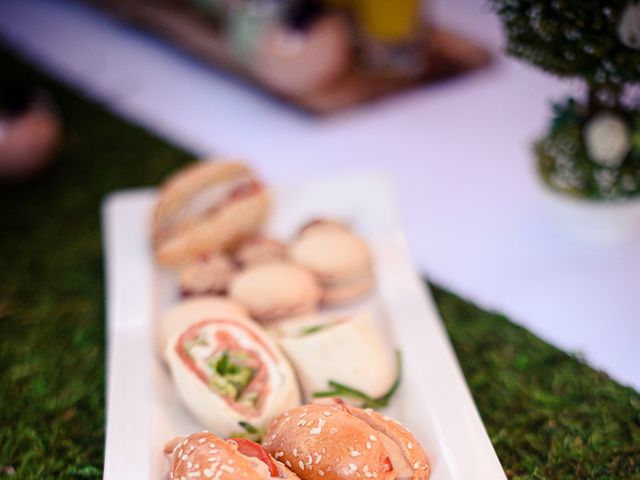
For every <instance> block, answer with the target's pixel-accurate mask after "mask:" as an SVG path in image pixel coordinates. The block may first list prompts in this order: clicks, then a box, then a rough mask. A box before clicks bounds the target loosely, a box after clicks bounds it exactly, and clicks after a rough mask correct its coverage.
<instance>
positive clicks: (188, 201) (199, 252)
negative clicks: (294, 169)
mask: <svg viewBox="0 0 640 480" xmlns="http://www.w3.org/2000/svg"><path fill="white" fill-rule="evenodd" d="M269 207H270V201H269V196H268V194H267V192H266V189H265V188H264V186H263V185H262V183H261V182H260V181H258V179H257V178H256V177H255V175H254V173H253V172H252V171H251V169H249V167H247V166H246V165H244V164H242V163H240V162H235V161H227V160H218V161H212V162H201V163H196V164H193V165H190V166H188V167H186V168H184V169H183V170H180V171H179V172H177V173H176V174H174V175H173V176H172V177H170V178H169V179H168V180H167V181H166V183H165V184H164V185H163V187H162V189H161V191H160V195H159V200H158V203H157V205H156V208H155V211H154V214H153V225H152V227H153V240H154V247H155V253H156V258H157V259H158V261H159V262H160V263H161V264H163V265H165V266H169V267H177V266H179V265H181V264H184V263H187V262H189V261H191V260H193V259H197V258H199V257H202V256H206V255H208V254H210V253H211V252H215V251H219V250H225V249H228V248H230V247H232V246H233V245H234V244H235V243H237V242H239V241H241V240H242V239H243V238H244V237H246V236H249V235H252V234H254V233H255V232H256V231H258V230H259V229H260V228H261V227H262V225H263V224H264V222H265V220H266V217H267V215H268V212H269Z"/></svg>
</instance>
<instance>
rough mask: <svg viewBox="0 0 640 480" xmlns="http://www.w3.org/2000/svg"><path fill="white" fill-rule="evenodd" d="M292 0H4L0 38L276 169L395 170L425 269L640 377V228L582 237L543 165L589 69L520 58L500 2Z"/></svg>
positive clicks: (278, 180)
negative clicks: (514, 54)
mask: <svg viewBox="0 0 640 480" xmlns="http://www.w3.org/2000/svg"><path fill="white" fill-rule="evenodd" d="M285 4H286V2H277V1H275V0H274V1H253V2H252V1H244V2H238V1H223V0H193V2H189V1H177V0H176V1H169V0H167V1H158V0H145V1H139V2H127V1H125V0H119V1H118V0H105V1H95V2H90V1H86V2H76V1H74V2H72V1H56V0H30V1H24V0H3V1H2V2H0V40H1V41H2V43H3V44H5V45H6V46H8V47H9V48H10V49H11V50H12V51H14V52H18V53H19V54H20V55H23V56H25V57H27V58H28V59H30V60H31V61H33V62H35V63H37V64H38V65H40V66H42V67H43V68H45V69H46V70H47V71H49V72H50V73H52V74H53V75H54V76H55V77H58V78H60V79H62V80H63V81H64V82H66V83H68V84H70V85H72V86H74V87H76V88H78V89H79V90H81V91H82V92H84V93H85V94H86V95H88V96H89V97H91V98H93V99H96V100H98V101H99V102H101V103H103V104H105V105H106V106H107V107H108V108H109V109H111V110H113V111H115V112H117V113H118V114H119V115H122V116H123V117H125V118H127V119H129V120H130V121H131V122H133V123H136V124H139V125H142V126H144V127H146V128H148V129H150V130H152V131H153V132H156V133H157V134H158V135H160V136H162V137H164V138H166V139H168V140H169V141H171V142H174V143H176V144H177V145H179V146H181V147H183V148H185V149H187V150H189V151H191V152H193V154H194V156H196V157H203V158H204V157H209V156H214V155H218V154H229V155H233V156H237V157H240V158H244V159H247V160H248V161H249V162H251V163H253V164H254V165H255V167H256V168H257V169H258V170H259V171H260V172H261V174H262V176H264V177H265V178H266V180H267V181H269V182H272V183H274V184H283V183H291V182H298V181H304V180H305V179H309V178H310V177H312V178H317V177H323V176H326V177H331V176H335V175H340V174H342V173H343V172H345V171H361V170H372V169H373V170H379V171H383V172H385V173H386V174H388V175H389V177H390V179H391V181H392V182H393V184H394V186H395V189H396V192H397V200H398V205H399V208H400V211H401V213H402V218H403V223H404V226H405V234H406V238H407V242H408V245H409V248H410V250H411V252H412V255H413V258H414V259H415V262H416V268H417V269H419V271H420V272H422V273H424V274H425V275H427V276H428V277H429V278H430V279H433V280H434V281H436V282H438V283H440V284H441V285H443V286H445V287H447V288H449V289H451V290H453V291H455V292H456V293H459V294H461V295H463V296H465V297H467V298H469V299H470V300H472V301H475V302H477V303H479V304H480V305H481V306H484V307H487V308H490V309H495V310H499V311H501V312H503V313H505V314H507V315H508V316H509V317H510V318H512V319H513V320H515V321H516V322H518V323H520V324H521V325H523V326H525V327H527V328H529V329H530V330H532V331H533V332H534V333H536V334H538V335H540V336H541V337H542V338H544V339H546V340H548V341H550V342H551V343H553V344H555V345H556V346H558V347H560V348H562V349H565V350H568V351H571V352H576V353H579V354H580V355H583V356H584V357H585V358H586V360H587V361H588V362H589V363H590V364H592V365H593V366H595V367H597V368H600V369H604V370H605V371H606V372H607V373H609V374H610V375H611V376H613V377H614V378H615V379H617V380H619V381H620V382H622V383H624V384H627V385H631V386H634V387H635V388H636V389H638V388H640V370H639V369H638V368H637V366H638V364H639V362H640V353H639V352H640V340H639V339H640V294H639V293H638V292H639V287H640V281H639V280H640V278H639V277H640V249H639V246H640V243H639V242H638V236H634V235H631V234H629V235H624V236H622V235H621V236H616V235H608V234H607V232H611V231H612V230H608V228H614V227H611V226H608V227H606V228H605V230H602V229H601V230H599V232H600V233H602V232H603V231H604V232H605V234H602V235H596V236H595V237H594V235H586V237H588V238H583V237H584V236H579V238H578V237H576V236H575V235H571V234H567V233H566V232H565V231H564V230H563V228H561V227H562V224H561V225H560V228H559V227H558V225H557V223H554V216H553V212H550V210H549V208H548V206H549V201H548V198H547V196H546V193H545V188H544V187H542V184H541V181H540V180H539V175H538V174H537V171H536V168H535V161H534V160H535V155H534V150H533V142H534V141H535V140H536V139H537V138H539V137H541V136H542V135H543V134H544V133H545V131H546V129H547V127H548V125H549V122H550V120H551V117H552V114H553V112H552V109H551V108H550V105H551V102H552V101H560V100H562V99H564V98H565V97H567V95H575V96H577V97H584V96H586V91H585V85H584V82H580V81H578V80H560V79H558V78H556V77H554V76H551V75H549V74H546V73H543V72H541V71H540V70H538V69H535V68H532V67H531V66H529V65H526V64H525V63H523V62H520V61H518V60H516V59H513V58H511V57H508V56H506V55H505V53H504V51H505V47H506V38H505V35H504V31H503V29H502V25H501V22H500V18H499V17H498V16H497V15H496V13H495V12H494V11H492V8H491V6H490V5H489V4H488V3H487V2H485V1H482V0H447V1H445V0H431V1H428V2H420V1H418V0H393V1H391V0H359V1H357V0H356V1H351V2H350V1H346V0H345V1H339V0H335V1H332V2H324V3H323V2H296V3H295V5H293V7H292V6H290V5H285ZM532 18H533V19H535V18H534V17H532ZM639 24H640V23H639ZM629 48H631V47H629ZM639 64H640V63H639ZM8 73H10V72H6V71H5V72H2V74H3V75H5V76H7V77H8V76H9V75H7V74H8ZM23 93H24V92H23ZM45 96H46V95H45ZM36 97H37V98H38V99H39V100H38V101H39V102H44V104H45V106H43V107H42V109H41V110H42V111H48V109H49V107H47V106H46V105H49V104H50V103H51V100H50V99H49V100H42V98H41V97H42V95H40V94H37V93H33V92H31V94H30V95H28V98H31V99H32V98H36ZM11 98H16V95H15V94H13V95H12V97H11ZM25 101H26V100H25ZM52 101H53V102H55V99H53V100H52ZM23 103H24V102H23ZM636 108H637V107H636ZM18 110H19V108H18ZM23 110H24V108H23ZM45 116H46V114H45ZM47 121H48V120H47V119H45V120H42V121H41V122H40V121H39V123H38V126H39V127H38V128H44V127H42V124H43V123H44V124H46V123H47ZM54 122H55V120H54ZM56 128H58V127H55V128H53V130H56ZM52 135H53V134H52ZM45 147H46V146H45ZM45 147H43V148H45ZM114 149H116V150H117V149H118V145H117V144H114ZM629 155H632V154H629ZM629 161H630V160H629ZM108 168H109V167H108V165H105V169H108ZM633 215H634V213H628V214H625V218H630V216H633ZM635 215H637V213H636V214H635ZM634 221H635V220H634ZM636 223H637V222H636ZM606 225H609V224H606ZM565 226H566V224H565ZM598 228H600V227H598ZM603 228H604V227H603ZM591 233H592V232H591ZM610 237H611V238H610Z"/></svg>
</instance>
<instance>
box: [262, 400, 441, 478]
mask: <svg viewBox="0 0 640 480" xmlns="http://www.w3.org/2000/svg"><path fill="white" fill-rule="evenodd" d="M383 437H385V438H383ZM389 442H393V444H395V445H396V447H395V449H396V451H397V452H400V451H401V452H402V456H403V457H404V463H405V464H406V470H407V471H408V472H409V473H406V472H405V473H404V474H401V472H400V471H399V469H397V468H395V467H393V462H392V461H391V457H393V455H392V454H391V453H390V451H389V449H388V446H387V444H388V443H389ZM263 447H264V448H265V449H266V450H267V451H268V452H269V453H270V454H271V455H272V456H273V457H274V458H276V459H278V460H280V461H283V462H284V463H285V465H287V466H288V467H289V468H291V469H292V470H293V471H294V472H295V473H297V474H298V475H299V476H301V478H303V479H304V480H343V479H350V478H354V477H356V476H358V477H366V478H376V479H378V480H396V479H397V478H403V479H404V478H406V480H427V479H428V478H429V462H428V459H427V456H426V455H425V453H424V451H423V450H422V447H421V446H420V444H419V443H418V441H417V440H416V438H415V437H414V436H413V435H412V434H411V432H409V431H408V430H407V429H406V428H404V427H403V426H401V425H400V424H398V423H397V422H395V421H393V420H391V419H389V418H387V417H384V416H382V415H380V414H379V413H377V412H374V411H372V410H369V409H367V410H362V409H359V408H355V407H350V406H348V405H346V404H345V403H344V402H342V401H340V400H337V399H331V400H328V401H324V402H322V403H313V404H309V405H304V406H302V407H297V408H294V409H292V410H289V411H288V412H285V413H284V414H282V415H280V416H279V417H278V418H276V419H275V420H274V421H273V423H272V424H271V425H270V426H269V428H268V429H267V431H266V433H265V436H264V442H263ZM397 463H398V462H397ZM369 475H371V477H369ZM400 475H402V476H400ZM407 475H408V476H407Z"/></svg>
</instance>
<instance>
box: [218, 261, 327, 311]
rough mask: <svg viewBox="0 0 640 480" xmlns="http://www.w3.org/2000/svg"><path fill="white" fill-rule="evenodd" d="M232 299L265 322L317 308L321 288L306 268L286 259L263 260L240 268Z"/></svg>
mask: <svg viewBox="0 0 640 480" xmlns="http://www.w3.org/2000/svg"><path fill="white" fill-rule="evenodd" d="M229 295H230V297H231V298H232V299H234V300H235V301H237V302H238V303H241V304H242V305H244V306H245V307H246V308H247V309H248V310H249V313H250V314H251V316H252V317H253V318H255V319H256V320H258V321H259V322H261V323H269V322H272V321H274V320H276V319H280V318H285V317H292V316H296V315H302V314H304V313H309V312H312V311H314V310H315V308H316V305H317V304H318V301H319V300H320V295H321V292H320V288H319V286H318V284H317V282H316V279H315V278H314V276H313V275H311V273H309V272H308V271H307V270H306V269H304V268H302V267H300V266H298V265H295V264H293V263H290V262H286V261H275V262H268V263H261V264H258V265H255V266H253V267H250V268H248V269H246V270H244V271H242V272H240V273H239V274H238V275H237V276H236V277H235V278H234V279H233V280H232V281H231V286H230V287H229Z"/></svg>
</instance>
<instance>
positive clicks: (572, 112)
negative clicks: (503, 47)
mask: <svg viewBox="0 0 640 480" xmlns="http://www.w3.org/2000/svg"><path fill="white" fill-rule="evenodd" d="M490 1H491V3H492V5H493V7H494V9H495V10H496V11H497V13H498V14H499V16H500V18H501V19H502V21H503V23H504V27H505V30H506V33H507V50H508V52H509V53H510V54H511V55H514V56H515V57H518V58H520V59H522V60H524V61H526V62H529V63H531V64H533V65H535V66H537V67H539V68H541V69H543V70H545V71H547V72H550V73H553V74H556V75H558V76H560V77H565V78H578V79H580V80H582V81H583V82H584V83H585V86H586V92H587V93H586V95H585V98H583V99H575V98H569V99H566V100H564V101H561V102H558V103H556V104H555V105H554V106H553V117H552V121H551V124H550V126H549V129H548V131H547V132H546V134H545V135H544V137H543V138H541V139H540V140H538V141H537V142H536V144H535V149H534V150H535V154H536V158H537V170H538V173H539V178H540V180H541V184H542V186H543V189H542V190H543V193H544V198H545V201H546V203H547V204H548V205H549V206H550V207H551V208H552V213H553V214H554V216H555V217H556V218H557V219H559V220H560V221H561V222H560V224H561V226H562V227H564V229H565V230H568V231H570V232H571V233H573V234H575V235H577V236H579V237H580V238H583V239H586V240H590V241H592V242H597V243H605V244H611V243H619V242H621V241H624V240H628V239H631V238H633V237H635V236H636V235H637V234H638V233H639V232H640V91H639V88H638V87H639V86H640V2H637V1H629V0H609V1H606V0H593V1H589V2H585V1H584V0H551V1H542V0H490Z"/></svg>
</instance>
